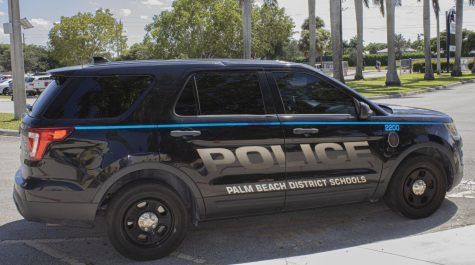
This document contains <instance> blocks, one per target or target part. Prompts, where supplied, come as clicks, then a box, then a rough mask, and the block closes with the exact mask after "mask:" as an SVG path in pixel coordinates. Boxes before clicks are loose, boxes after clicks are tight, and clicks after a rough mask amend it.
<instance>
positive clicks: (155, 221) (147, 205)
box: [122, 199, 174, 247]
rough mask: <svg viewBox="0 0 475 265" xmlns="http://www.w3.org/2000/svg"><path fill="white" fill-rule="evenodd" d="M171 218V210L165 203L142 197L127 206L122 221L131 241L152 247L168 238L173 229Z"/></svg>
mask: <svg viewBox="0 0 475 265" xmlns="http://www.w3.org/2000/svg"><path fill="white" fill-rule="evenodd" d="M173 219H174V218H173V212H172V211H171V210H170V208H169V207H168V206H167V205H166V204H165V203H163V202H161V201H159V200H156V199H144V200H139V201H137V202H135V203H133V204H132V205H130V206H129V208H128V209H127V211H126V212H125V215H124V219H123V221H122V222H123V228H124V230H125V232H126V234H127V236H128V238H129V239H130V240H131V241H132V242H133V243H135V244H137V245H140V246H142V247H153V246H156V245H159V244H161V243H162V242H163V241H165V240H166V239H168V237H169V236H170V234H171V231H173V227H174V220H173Z"/></svg>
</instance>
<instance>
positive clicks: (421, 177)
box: [403, 168, 437, 208]
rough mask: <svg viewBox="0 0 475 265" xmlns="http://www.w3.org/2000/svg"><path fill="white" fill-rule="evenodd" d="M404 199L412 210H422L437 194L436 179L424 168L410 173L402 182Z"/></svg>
mask: <svg viewBox="0 0 475 265" xmlns="http://www.w3.org/2000/svg"><path fill="white" fill-rule="evenodd" d="M403 192H404V199H405V201H406V203H407V204H408V205H409V206H411V207H413V208H424V207H426V206H427V205H429V204H430V203H431V202H432V200H433V199H434V197H435V195H436V194H437V178H436V177H435V174H434V173H433V172H431V171H430V170H428V169H426V168H418V169H416V170H414V171H412V172H411V173H410V174H409V175H408V176H407V177H406V180H405V182H404V189H403Z"/></svg>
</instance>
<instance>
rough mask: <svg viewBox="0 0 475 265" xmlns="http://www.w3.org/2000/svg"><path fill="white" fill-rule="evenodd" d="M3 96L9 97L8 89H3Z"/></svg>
mask: <svg viewBox="0 0 475 265" xmlns="http://www.w3.org/2000/svg"><path fill="white" fill-rule="evenodd" d="M2 94H3V95H5V96H6V95H8V87H6V88H4V89H3V91H2Z"/></svg>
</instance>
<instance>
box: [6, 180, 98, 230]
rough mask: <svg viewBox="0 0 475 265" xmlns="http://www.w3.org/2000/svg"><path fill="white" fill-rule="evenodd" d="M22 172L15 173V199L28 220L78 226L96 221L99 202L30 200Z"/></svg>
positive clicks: (19, 209) (18, 207)
mask: <svg viewBox="0 0 475 265" xmlns="http://www.w3.org/2000/svg"><path fill="white" fill-rule="evenodd" d="M25 186H26V182H25V180H24V179H23V178H22V176H21V172H20V171H17V173H16V175H15V184H14V187H13V200H14V202H15V205H16V207H17V209H18V212H20V214H21V215H22V216H23V217H24V218H25V219H26V220H28V221H33V222H41V223H51V224H65V225H77V226H90V225H92V223H93V222H94V219H95V216H96V210H97V206H98V205H97V204H94V203H64V202H37V201H28V200H27V196H26V193H27V192H28V190H26V189H24V188H23V187H25Z"/></svg>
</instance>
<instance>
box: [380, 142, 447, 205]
mask: <svg viewBox="0 0 475 265" xmlns="http://www.w3.org/2000/svg"><path fill="white" fill-rule="evenodd" d="M444 143H445V142H444ZM424 148H434V149H436V150H437V151H439V152H440V153H442V154H443V155H444V156H445V157H446V158H447V159H448V160H449V161H450V165H449V166H450V167H451V168H452V169H453V168H454V167H455V162H454V160H453V157H452V156H451V152H450V150H449V146H448V145H447V146H446V145H444V144H439V143H435V142H425V143H420V144H417V145H414V146H411V147H410V148H408V149H406V150H405V151H404V152H402V153H401V154H400V155H399V156H398V157H397V159H396V160H394V161H392V165H391V166H390V167H388V168H384V167H383V171H382V172H381V178H380V181H379V184H378V186H377V188H376V191H375V193H374V195H373V196H372V197H373V199H379V198H381V197H383V196H384V194H385V193H386V189H387V187H388V185H389V183H390V182H391V179H392V177H393V175H394V172H396V169H397V168H398V167H399V165H401V163H402V162H403V161H404V160H405V159H406V158H408V157H409V156H410V155H412V154H413V153H414V152H416V151H417V150H420V149H424ZM447 177H448V178H451V177H453V176H447ZM448 181H449V183H450V179H448Z"/></svg>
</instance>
